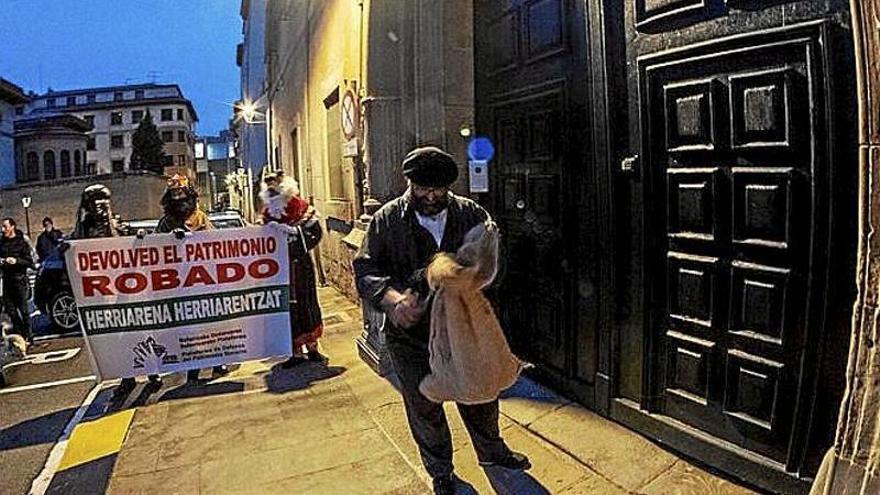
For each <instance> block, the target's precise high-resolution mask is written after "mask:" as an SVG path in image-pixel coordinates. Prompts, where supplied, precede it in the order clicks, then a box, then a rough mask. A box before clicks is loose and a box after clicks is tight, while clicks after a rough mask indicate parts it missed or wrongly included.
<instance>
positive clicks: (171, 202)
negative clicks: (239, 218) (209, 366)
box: [156, 174, 229, 382]
mask: <svg viewBox="0 0 880 495" xmlns="http://www.w3.org/2000/svg"><path fill="white" fill-rule="evenodd" d="M161 203H162V211H163V212H164V213H165V214H164V215H163V216H162V218H161V219H159V225H157V226H156V233H160V234H161V233H173V234H174V235H175V236H177V238H178V239H182V238H183V236H184V235H185V233H186V232H198V231H201V230H212V229H213V228H214V225H213V224H211V220H209V219H208V215H207V214H206V213H205V212H204V211H202V209H201V208H199V193H198V192H197V191H196V190H195V188H193V187H192V186H191V185H190V184H189V178H188V177H187V176H185V175H181V174H174V175H173V176H172V177H171V178H170V179H168V181H167V183H166V188H165V193H164V194H163V195H162V199H161ZM199 372H200V370H199V369H198V368H196V369H192V370H189V371H187V372H186V381H187V382H196V381H198V380H199ZM213 373H214V375H216V376H222V375H226V374H228V373H229V368H228V367H226V366H225V365H220V366H214V369H213Z"/></svg>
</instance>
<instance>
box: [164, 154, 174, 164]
mask: <svg viewBox="0 0 880 495" xmlns="http://www.w3.org/2000/svg"><path fill="white" fill-rule="evenodd" d="M172 165H174V155H162V166H163V167H170V166H172Z"/></svg>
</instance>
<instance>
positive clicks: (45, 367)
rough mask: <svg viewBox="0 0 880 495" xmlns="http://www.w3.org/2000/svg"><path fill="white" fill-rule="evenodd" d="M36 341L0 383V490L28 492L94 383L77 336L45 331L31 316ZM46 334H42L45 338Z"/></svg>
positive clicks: (38, 321) (85, 352) (42, 320)
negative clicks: (4, 382) (26, 357)
mask: <svg viewBox="0 0 880 495" xmlns="http://www.w3.org/2000/svg"><path fill="white" fill-rule="evenodd" d="M34 328H35V330H36V332H35V333H36V335H38V336H39V337H38V339H40V340H38V342H36V343H35V345H34V346H32V347H31V349H30V351H29V354H30V356H31V360H32V361H31V362H29V363H27V364H22V365H19V366H15V367H13V368H11V369H9V370H8V380H9V383H7V385H6V386H5V387H3V388H0V472H2V473H3V474H2V476H0V480H2V481H0V494H3V495H6V494H10V495H12V494H14V495H20V494H23V493H28V491H29V490H30V488H31V482H32V481H33V479H34V478H35V477H36V476H37V475H38V474H39V473H40V471H42V469H43V466H44V464H45V462H46V458H47V456H48V455H49V452H50V451H51V450H52V447H53V446H54V444H55V441H56V440H57V439H58V437H59V436H60V435H61V433H62V432H63V430H64V427H65V426H66V425H67V423H68V421H70V418H71V417H72V416H73V415H74V413H75V412H76V410H77V408H79V406H80V404H82V402H83V399H84V398H85V397H86V395H87V394H88V392H89V390H91V389H92V388H93V387H94V386H95V383H96V381H95V378H94V376H93V375H92V369H91V365H90V363H89V355H88V351H87V349H86V347H85V345H84V343H83V339H82V337H79V336H57V335H56V336H49V335H47V334H49V333H51V332H52V329H51V328H50V327H49V326H48V325H47V324H46V322H45V319H44V318H41V317H40V316H39V315H38V316H37V317H36V318H34ZM47 337H48V338H47Z"/></svg>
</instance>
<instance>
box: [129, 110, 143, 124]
mask: <svg viewBox="0 0 880 495" xmlns="http://www.w3.org/2000/svg"><path fill="white" fill-rule="evenodd" d="M142 120H144V111H143V110H132V112H131V123H132V124H140V123H141V121H142Z"/></svg>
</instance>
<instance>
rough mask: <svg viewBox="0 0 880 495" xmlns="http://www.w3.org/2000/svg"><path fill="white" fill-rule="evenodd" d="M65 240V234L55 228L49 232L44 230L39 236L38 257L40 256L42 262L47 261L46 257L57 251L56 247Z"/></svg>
mask: <svg viewBox="0 0 880 495" xmlns="http://www.w3.org/2000/svg"><path fill="white" fill-rule="evenodd" d="M63 238H64V234H63V233H62V232H61V231H60V230H58V229H55V228H53V229H52V230H50V231H49V232H46V231H45V230H44V231H43V232H42V233H41V234H40V235H39V236H37V256H39V258H40V261H43V260H44V259H46V256H49V253H51V252H52V250H53V249H55V246H57V245H58V244H59V243H60V242H61V240H62V239H63Z"/></svg>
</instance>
